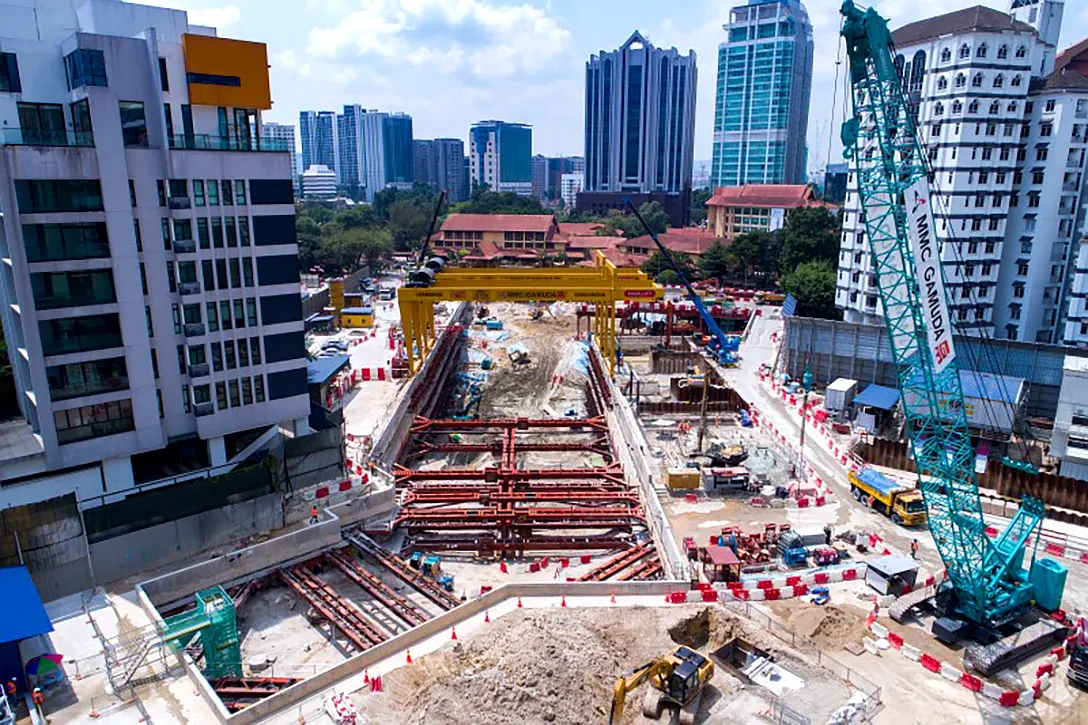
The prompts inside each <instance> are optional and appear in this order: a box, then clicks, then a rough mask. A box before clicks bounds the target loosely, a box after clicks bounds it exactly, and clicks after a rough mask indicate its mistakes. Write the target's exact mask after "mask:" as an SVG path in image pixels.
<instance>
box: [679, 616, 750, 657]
mask: <svg viewBox="0 0 1088 725" xmlns="http://www.w3.org/2000/svg"><path fill="white" fill-rule="evenodd" d="M739 629H740V627H739V626H738V625H737V621H736V620H735V619H733V618H731V617H729V616H728V615H726V614H725V613H724V612H722V611H721V610H720V609H711V608H710V607H707V608H705V609H703V610H701V611H700V612H699V613H698V614H693V615H691V616H690V617H687V618H685V619H683V620H681V621H680V622H677V623H676V624H674V625H673V626H672V627H669V637H671V638H672V641H673V642H676V643H677V644H682V645H684V646H685V647H691V648H693V649H700V650H702V649H707V650H714V649H717V648H718V647H721V646H722V645H723V644H725V643H726V642H728V641H729V640H731V639H733V638H734V637H736V636H737V632H738V631H739Z"/></svg>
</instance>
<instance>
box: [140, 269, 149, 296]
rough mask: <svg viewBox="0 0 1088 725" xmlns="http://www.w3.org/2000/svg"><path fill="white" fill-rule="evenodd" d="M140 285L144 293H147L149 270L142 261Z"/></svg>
mask: <svg viewBox="0 0 1088 725" xmlns="http://www.w3.org/2000/svg"><path fill="white" fill-rule="evenodd" d="M140 287H141V288H142V289H143V291H144V295H145V296H146V295H147V271H146V270H145V269H144V263H143V262H140Z"/></svg>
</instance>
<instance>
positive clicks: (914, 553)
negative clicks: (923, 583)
mask: <svg viewBox="0 0 1088 725" xmlns="http://www.w3.org/2000/svg"><path fill="white" fill-rule="evenodd" d="M910 558H912V559H917V558H918V539H914V540H913V541H911V542H910Z"/></svg>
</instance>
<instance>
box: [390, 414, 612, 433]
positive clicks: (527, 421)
mask: <svg viewBox="0 0 1088 725" xmlns="http://www.w3.org/2000/svg"><path fill="white" fill-rule="evenodd" d="M579 427H582V428H599V429H600V430H603V431H607V430H608V423H607V422H606V421H605V419H604V418H603V417H602V416H597V417H595V418H473V419H468V420H457V419H454V418H424V417H423V416H416V418H415V420H414V421H413V422H412V428H411V432H412V433H420V432H423V431H435V430H442V431H454V432H457V431H471V430H481V429H483V430H487V429H504V428H505V429H513V430H523V431H524V430H530V429H532V428H579Z"/></svg>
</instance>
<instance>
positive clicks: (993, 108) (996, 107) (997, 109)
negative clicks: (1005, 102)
mask: <svg viewBox="0 0 1088 725" xmlns="http://www.w3.org/2000/svg"><path fill="white" fill-rule="evenodd" d="M999 113H1001V104H1000V103H998V102H997V101H994V102H993V103H991V104H990V115H991V116H996V115H997V114H999Z"/></svg>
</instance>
